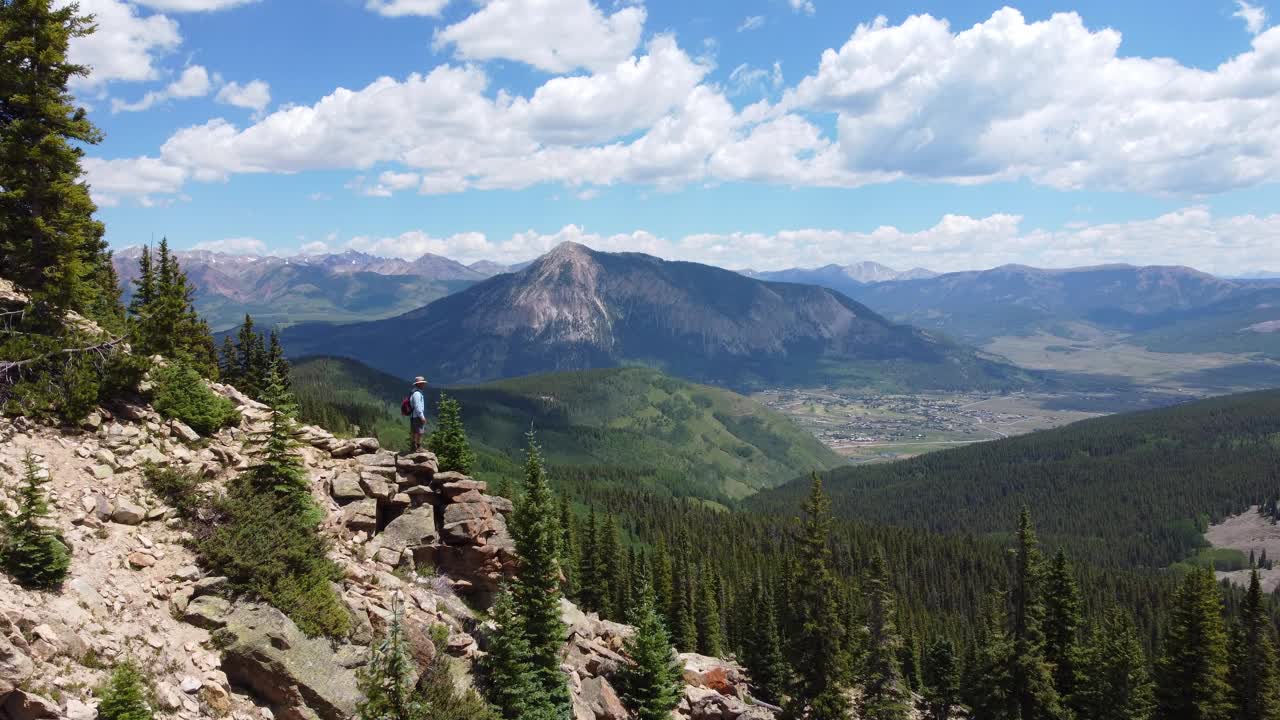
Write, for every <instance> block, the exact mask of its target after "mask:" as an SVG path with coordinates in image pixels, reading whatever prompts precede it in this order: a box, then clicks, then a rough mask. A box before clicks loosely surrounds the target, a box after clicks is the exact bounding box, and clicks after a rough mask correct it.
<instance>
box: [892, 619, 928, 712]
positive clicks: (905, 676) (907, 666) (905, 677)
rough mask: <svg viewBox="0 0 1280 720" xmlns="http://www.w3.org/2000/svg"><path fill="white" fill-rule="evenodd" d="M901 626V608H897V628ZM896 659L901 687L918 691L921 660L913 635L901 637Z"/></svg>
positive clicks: (918, 642) (917, 644)
mask: <svg viewBox="0 0 1280 720" xmlns="http://www.w3.org/2000/svg"><path fill="white" fill-rule="evenodd" d="M902 626H903V620H902V608H901V607H899V608H898V622H897V627H902ZM898 657H899V664H900V665H901V666H902V684H903V686H904V687H906V688H907V689H908V690H910V691H913V692H917V691H919V690H920V686H921V684H922V682H923V681H922V680H921V679H920V673H921V669H920V665H921V663H922V662H923V660H922V659H921V657H920V641H919V640H917V639H916V636H915V633H907V634H906V635H904V636H903V638H902V642H901V643H900V644H899V646H898Z"/></svg>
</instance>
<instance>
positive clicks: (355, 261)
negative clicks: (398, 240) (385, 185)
mask: <svg viewBox="0 0 1280 720" xmlns="http://www.w3.org/2000/svg"><path fill="white" fill-rule="evenodd" d="M141 254H142V248H141V247H131V248H126V249H124V250H120V251H117V252H116V253H115V255H114V258H113V260H114V264H115V268H116V274H117V275H119V277H120V281H121V283H122V285H123V288H124V294H125V299H126V301H127V300H128V298H129V296H130V295H131V294H132V290H133V280H134V279H135V278H137V276H138V258H139V257H140V256H141ZM174 254H175V255H176V256H177V258H178V261H179V263H180V264H181V266H182V269H183V270H184V271H186V273H187V277H188V279H189V280H191V282H192V284H193V285H194V286H195V289H196V294H195V304H196V308H197V309H198V310H199V311H200V312H201V314H203V315H204V317H205V318H206V319H207V320H208V321H209V324H210V326H211V327H212V328H213V329H214V330H225V329H227V328H230V327H233V326H235V325H237V324H238V323H239V322H240V321H241V320H243V319H244V316H245V314H246V313H248V314H251V315H253V316H254V317H255V318H257V320H258V322H259V323H260V324H263V325H287V324H289V323H293V322H303V321H307V320H326V321H333V322H351V321H356V320H369V319H373V318H380V317H390V316H393V315H398V314H400V313H402V312H406V311H408V310H411V309H413V308H417V307H421V306H422V305H425V304H426V303H428V302H430V301H432V300H435V299H437V298H440V297H444V296H445V295H448V294H449V293H452V292H455V291H457V290H460V289H462V288H465V287H467V286H469V285H472V284H474V283H476V282H479V281H480V280H484V279H485V278H488V277H490V276H492V275H494V274H496V273H497V272H504V271H505V267H504V266H501V265H498V264H497V263H476V264H475V265H473V266H471V267H468V266H466V265H463V264H461V263H459V262H455V261H453V260H450V259H449V258H446V257H441V256H439V255H431V254H426V255H423V256H422V257H419V258H418V259H416V260H402V259H399V258H384V257H378V256H376V255H369V254H366V253H362V252H357V251H354V250H349V251H347V252H343V253H334V254H326V255H295V256H291V257H275V256H270V255H265V256H260V255H236V254H230V253H222V252H213V251H209V250H184V251H178V252H176V253H174Z"/></svg>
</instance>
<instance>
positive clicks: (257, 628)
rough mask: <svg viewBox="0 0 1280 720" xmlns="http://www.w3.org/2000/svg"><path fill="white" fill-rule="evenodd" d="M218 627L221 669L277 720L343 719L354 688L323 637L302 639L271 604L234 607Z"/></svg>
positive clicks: (356, 697)
mask: <svg viewBox="0 0 1280 720" xmlns="http://www.w3.org/2000/svg"><path fill="white" fill-rule="evenodd" d="M226 620H227V624H226V627H225V628H224V629H223V630H222V631H221V632H222V633H223V634H224V635H225V638H226V640H227V641H228V644H227V645H226V647H225V649H224V650H223V652H222V670H223V672H225V673H226V674H227V679H228V680H230V681H231V683H232V684H233V685H238V686H243V687H246V688H249V689H250V690H252V691H253V693H254V695H255V696H257V697H258V698H259V699H261V700H263V701H264V702H266V703H267V704H268V705H270V706H271V709H272V711H273V712H274V713H275V715H276V717H277V718H280V719H281V720H313V719H314V718H320V720H347V719H348V718H350V717H351V716H352V715H353V714H355V711H356V704H357V703H358V702H359V701H360V692H359V691H358V690H357V688H356V676H355V673H353V672H352V671H351V670H349V669H348V668H345V667H343V666H342V665H340V664H338V663H337V662H336V660H335V657H334V653H333V650H332V648H331V647H330V645H329V643H328V641H326V640H324V639H320V638H308V637H307V636H306V635H304V634H303V633H302V631H301V630H299V629H298V627H297V626H296V625H294V624H293V621H291V620H289V618H287V617H285V616H284V614H283V613H281V612H280V611H279V610H276V609H275V608H271V607H267V606H264V605H257V604H242V605H237V606H236V607H235V608H234V609H233V610H232V612H231V613H230V614H229V615H228V616H227V619H226Z"/></svg>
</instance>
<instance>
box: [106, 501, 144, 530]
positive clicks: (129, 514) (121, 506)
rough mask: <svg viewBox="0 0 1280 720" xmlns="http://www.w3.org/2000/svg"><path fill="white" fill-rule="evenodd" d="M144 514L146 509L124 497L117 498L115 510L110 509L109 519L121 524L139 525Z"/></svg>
mask: <svg viewBox="0 0 1280 720" xmlns="http://www.w3.org/2000/svg"><path fill="white" fill-rule="evenodd" d="M146 516H147V511H146V510H145V509H144V508H143V507H142V506H141V505H139V504H137V503H135V502H132V501H130V500H126V499H124V498H121V499H120V500H117V501H116V508H115V510H112V511H111V521H112V522H116V523H120V524H121V525H140V524H141V523H142V520H143V519H144V518H146Z"/></svg>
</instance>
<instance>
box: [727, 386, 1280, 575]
mask: <svg viewBox="0 0 1280 720" xmlns="http://www.w3.org/2000/svg"><path fill="white" fill-rule="evenodd" d="M1277 468H1280V391H1277V390H1272V391H1261V392H1253V393H1246V394H1241V395H1231V396H1226V397H1219V398H1213V399H1209V400H1201V401H1197V402H1192V403H1186V404H1183V405H1178V406H1174V407H1168V408H1162V409H1158V410H1149V411H1144V412H1137V413H1127V414H1122V415H1113V416H1108V417H1102V418H1096V419H1092V420H1086V421H1082V422H1078V423H1075V424H1073V425H1069V426H1066V427H1062V428H1057V429H1053V430H1045V431H1041V432H1035V433H1031V434H1028V435H1023V436H1020V437H1014V438H1009V439H1005V440H997V441H994V442H989V443H981V444H976V445H970V446H967V447H963V448H959V449H954V450H946V451H942V452H937V453H932V454H929V455H924V456H921V457H917V458H913V459H910V460H906V461H903V462H898V463H890V464H884V465H875V466H862V467H849V468H840V469H836V470H833V471H831V472H830V473H828V474H827V482H828V488H829V489H830V491H831V494H832V496H833V505H834V508H835V511H836V514H837V516H841V517H845V518H854V519H858V520H860V521H863V522H868V523H873V524H887V525H898V526H907V527H917V528H922V529H928V530H933V531H937V532H943V533H979V534H1001V533H1004V532H1007V530H1008V529H1009V528H1011V527H1013V525H1014V524H1015V522H1016V520H1017V517H1018V513H1019V512H1020V511H1021V510H1022V508H1024V507H1030V508H1032V509H1034V511H1035V514H1036V518H1037V522H1038V524H1039V525H1040V527H1041V529H1042V531H1043V533H1044V534H1045V536H1046V538H1048V539H1050V540H1052V541H1053V542H1055V543H1061V544H1063V545H1065V546H1067V547H1069V548H1070V549H1071V551H1072V553H1073V554H1074V555H1075V556H1076V557H1080V558H1082V559H1088V560H1089V561H1090V562H1092V563H1095V564H1098V565H1102V566H1112V567H1116V566H1121V567H1164V566H1167V565H1169V564H1171V563H1175V562H1178V561H1180V560H1182V559H1184V558H1186V557H1187V556H1189V555H1190V554H1192V553H1193V552H1195V551H1197V550H1198V549H1200V548H1202V547H1204V545H1205V542H1204V540H1203V537H1202V536H1203V533H1204V532H1205V530H1206V529H1207V528H1208V526H1209V524H1210V523H1211V522H1215V521H1217V520H1220V519H1222V518H1224V517H1226V516H1229V515H1232V514H1234V513H1239V512H1242V511H1244V510H1245V509H1246V508H1248V507H1249V506H1251V505H1256V504H1259V503H1260V502H1261V501H1262V499H1264V498H1267V497H1271V496H1273V495H1274V493H1275V491H1276V488H1277V487H1278V486H1280V476H1278V474H1277V473H1278V470H1277ZM806 487H807V483H806V482H805V481H804V480H803V479H797V480H796V481H794V482H792V483H789V484H787V485H785V486H783V487H781V488H778V489H776V490H774V491H767V492H764V493H762V494H760V495H757V496H755V497H753V498H751V499H750V500H749V501H748V503H749V505H751V506H752V507H754V508H756V509H758V510H761V511H775V512H776V511H778V509H779V508H785V509H786V510H785V511H788V512H790V511H794V509H795V508H797V507H798V506H799V502H800V500H801V499H802V498H803V496H804V494H805V491H806Z"/></svg>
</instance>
